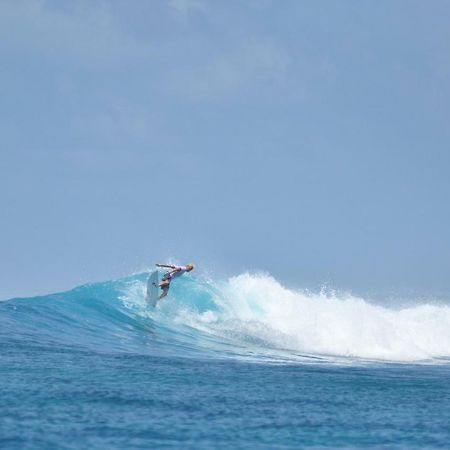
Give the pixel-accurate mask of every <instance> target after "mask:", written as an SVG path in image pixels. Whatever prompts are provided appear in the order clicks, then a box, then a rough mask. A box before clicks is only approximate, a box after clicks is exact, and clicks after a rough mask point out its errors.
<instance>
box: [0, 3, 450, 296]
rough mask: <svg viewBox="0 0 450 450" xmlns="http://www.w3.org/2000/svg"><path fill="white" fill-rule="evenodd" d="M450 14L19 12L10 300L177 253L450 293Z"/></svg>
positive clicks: (0, 127) (0, 163) (4, 239)
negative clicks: (13, 297)
mask: <svg viewBox="0 0 450 450" xmlns="http://www.w3.org/2000/svg"><path fill="white" fill-rule="evenodd" d="M449 17H450V4H449V3H448V2H446V1H439V0H434V1H433V2H422V1H413V0H409V1H397V0H393V1H380V2H373V1H343V2H337V1H321V2H315V1H296V0H295V1H294V0H292V1H289V0H286V1H283V2H279V1H270V0H259V1H256V0H255V1H252V0H248V1H244V2H243V1H225V0H224V1H214V2H213V1H203V0H171V1H169V0H168V1H162V0H161V1H151V2H149V1H138V0H136V1H133V2H128V1H120V0H117V1H96V2H92V1H78V2H72V1H60V0H58V1H44V0H29V1H17V0H14V1H12V0H11V1H7V0H6V1H2V2H1V3H0V58H1V61H2V63H1V65H2V70H0V98H1V102H0V119H1V120H0V131H1V147H0V205H1V216H0V249H1V251H0V271H1V273H2V277H1V279H2V283H1V286H0V297H1V298H7V297H12V296H18V295H31V294H36V293H45V292H52V291H56V290H59V289H64V288H69V287H71V286H73V285H76V284H79V283H83V282H87V281H94V280H99V279H110V278H114V277H119V276H122V275H124V274H128V273H131V272H133V271H135V270H140V269H143V268H145V267H149V266H150V265H151V264H152V263H153V262H155V261H159V260H164V259H167V258H174V259H176V260H178V261H194V262H196V263H197V264H198V265H199V266H200V267H201V268H202V270H204V271H206V272H208V273H211V274H216V275H217V276H223V275H226V274H236V273H239V272H241V271H243V270H263V271H268V272H270V273H272V274H273V275H274V276H276V277H277V278H278V279H280V280H281V281H282V282H283V283H286V284H287V285H290V286H296V287H314V286H320V285H322V284H323V283H326V284H328V285H329V286H333V287H336V288H342V289H351V290H354V291H356V292H363V291H373V292H387V291H402V292H406V291H418V292H424V293H430V294H434V293H442V292H444V293H445V292H447V291H448V290H449V289H450V277H449V276H448V274H449V271H450V262H449V249H450V238H449V225H450V220H449V219H450V206H449V201H448V197H449V193H450V177H449V167H450V152H449V148H450V147H449V143H450V127H449V123H450V19H449Z"/></svg>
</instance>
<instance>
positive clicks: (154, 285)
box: [146, 270, 160, 307]
mask: <svg viewBox="0 0 450 450" xmlns="http://www.w3.org/2000/svg"><path fill="white" fill-rule="evenodd" d="M159 294H160V288H159V276H158V271H157V270H155V271H154V272H152V273H151V274H150V276H149V277H148V281H147V297H146V300H147V303H148V304H149V305H151V306H153V307H155V306H156V303H157V302H158V297H159Z"/></svg>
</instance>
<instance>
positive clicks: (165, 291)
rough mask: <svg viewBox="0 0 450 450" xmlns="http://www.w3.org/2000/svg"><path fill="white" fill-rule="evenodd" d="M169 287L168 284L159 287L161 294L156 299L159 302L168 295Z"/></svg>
mask: <svg viewBox="0 0 450 450" xmlns="http://www.w3.org/2000/svg"><path fill="white" fill-rule="evenodd" d="M169 287H170V283H167V284H165V285H164V286H161V289H162V294H161V295H160V296H159V297H158V300H161V299H162V298H164V297H165V296H166V295H167V294H168V293H169Z"/></svg>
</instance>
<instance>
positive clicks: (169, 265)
mask: <svg viewBox="0 0 450 450" xmlns="http://www.w3.org/2000/svg"><path fill="white" fill-rule="evenodd" d="M155 266H156V267H167V268H168V269H175V268H176V266H172V265H171V264H159V263H156V264H155Z"/></svg>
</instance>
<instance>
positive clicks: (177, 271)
mask: <svg viewBox="0 0 450 450" xmlns="http://www.w3.org/2000/svg"><path fill="white" fill-rule="evenodd" d="M156 267H165V268H167V269H170V270H168V271H167V272H166V273H165V274H164V276H163V277H162V279H161V282H160V283H159V287H160V288H161V289H162V293H161V295H160V296H159V297H158V300H161V299H162V298H164V297H165V296H166V295H167V293H168V292H169V288H170V283H171V282H172V280H173V279H174V278H178V277H180V276H181V275H183V274H184V273H186V272H190V271H191V270H193V269H194V265H193V264H186V265H185V266H172V265H171V264H156Z"/></svg>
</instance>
